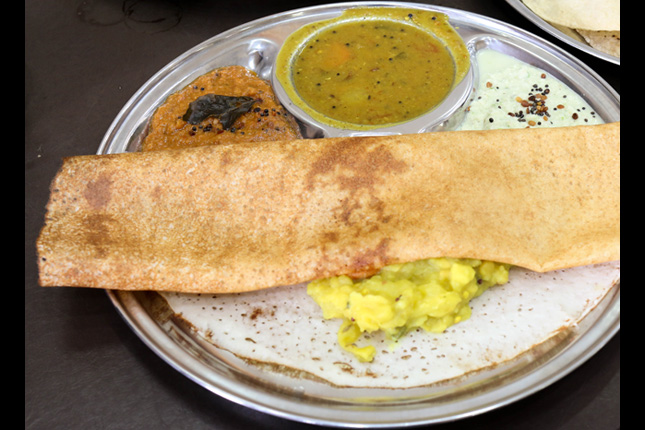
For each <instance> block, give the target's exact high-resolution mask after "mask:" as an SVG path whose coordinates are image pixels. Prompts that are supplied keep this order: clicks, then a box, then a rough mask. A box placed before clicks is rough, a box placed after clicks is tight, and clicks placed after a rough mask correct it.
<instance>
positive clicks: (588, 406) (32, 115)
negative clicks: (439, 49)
mask: <svg viewBox="0 0 645 430" xmlns="http://www.w3.org/2000/svg"><path fill="white" fill-rule="evenodd" d="M322 3H326V2H315V1H262V2H260V1H253V0H237V1H236V2H234V3H233V4H234V8H233V9H230V6H224V7H223V6H222V5H223V4H226V3H224V2H215V1H210V2H209V1H191V2H177V1H170V0H148V1H116V0H113V1H110V0H85V1H82V0H67V1H57V2H51V1H35V0H27V1H26V2H25V25H26V28H25V85H26V88H25V428H27V429H48V430H53V429H148V428H154V429H171V428H172V429H206V428H208V429H214V428H215V429H237V428H246V427H250V426H254V427H256V428H268V429H271V428H276V429H277V428H280V429H304V428H317V427H316V426H312V425H309V424H303V423H298V422H293V421H288V420H285V419H281V418H277V417H274V416H271V415H267V414H264V413H261V412H257V411H254V410H251V409H248V408H245V407H243V406H240V405H237V404H235V403H232V402H230V401H228V400H225V399H223V398H220V397H218V396H216V395H214V394H212V393H211V392H209V391H207V390H206V389H204V388H202V387H201V386H199V385H198V384H196V383H194V382H192V381H191V380H189V379H188V378H186V377H185V376H183V375H182V374H180V373H179V372H177V371H175V370H174V369H173V368H172V367H171V366H170V365H169V364H167V363H166V362H165V361H163V360H162V359H161V358H159V357H158V356H157V355H156V354H155V353H154V352H153V351H152V350H150V349H149V348H148V347H147V346H146V345H145V344H144V343H143V342H142V341H141V340H140V339H139V338H138V337H137V335H136V334H135V333H134V332H133V331H132V330H131V329H130V328H129V326H128V325H127V324H126V323H125V322H124V321H123V319H122V318H121V317H120V315H119V314H118V312H117V311H116V309H115V308H114V307H113V306H112V303H111V302H110V300H109V298H108V297H107V295H106V294H105V292H104V291H101V290H86V289H72V288H41V287H39V286H38V282H37V266H36V253H35V241H36V237H37V235H38V232H39V230H40V228H41V227H42V225H43V217H44V213H45V204H46V202H47V199H48V195H49V184H50V181H51V180H52V179H53V177H54V175H55V173H56V171H57V169H58V167H59V166H60V163H61V159H62V158H63V157H67V156H73V155H81V154H93V153H96V150H97V148H98V146H99V143H100V141H101V139H102V137H103V135H104V134H105V132H106V130H107V129H108V127H109V126H110V124H111V122H112V120H113V119H114V118H115V116H116V115H117V114H118V113H119V111H120V110H121V108H122V107H123V105H124V104H125V103H126V102H127V101H128V100H129V99H130V97H131V96H132V95H133V94H134V93H135V92H136V91H137V89H138V88H139V87H140V86H141V85H143V84H144V83H145V82H146V81H147V80H148V79H149V78H150V77H151V76H152V75H153V74H154V73H156V72H157V71H158V70H159V69H161V68H162V67H163V66H165V65H166V64H167V63H169V62H170V61H172V60H173V59H175V58H176V57H177V56H179V55H180V54H182V53H183V52H185V51H187V50H188V49H190V48H191V47H193V46H195V45H197V44H198V43H200V42H202V41H204V40H206V39H209V38H210V37H212V36H214V35H216V34H218V33H221V32H223V31H225V30H228V29H229V28H232V27H235V26H238V25H240V24H243V23H245V22H248V21H251V20H254V19H257V18H261V17H263V16H267V15H271V14H274V13H278V12H283V11H287V10H291V9H296V8H299V7H304V6H309V5H314V4H322ZM427 3H433V4H435V5H438V6H447V7H452V8H457V9H464V10H468V11H472V12H475V13H479V14H481V15H484V16H488V17H492V18H495V19H498V20H501V21H504V22H507V23H510V24H513V25H516V26H519V27H522V28H524V29H526V30H528V31H530V32H532V33H534V34H537V35H539V36H541V37H543V38H544V39H547V40H549V41H550V42H552V43H554V44H556V45H558V46H560V47H562V48H563V49H565V50H567V51H569V52H570V53H572V54H573V55H574V56H576V57H578V58H579V59H581V60H582V61H583V62H585V63H586V64H587V65H589V66H590V67H591V68H592V69H593V70H595V71H596V72H597V73H598V74H599V75H600V76H602V77H603V78H604V79H605V80H606V81H607V82H608V83H609V84H610V85H611V86H613V87H614V89H615V90H616V91H617V92H618V93H620V75H619V73H620V66H618V65H615V64H611V63H608V62H605V61H602V60H600V59H597V58H595V57H593V56H590V55H588V54H585V53H583V52H582V51H579V50H577V49H575V48H573V47H570V46H568V45H566V44H564V43H562V42H560V41H559V40H557V39H555V38H553V37H550V36H549V35H548V34H547V33H545V32H544V31H542V30H541V29H540V28H538V27H537V26H535V25H534V24H532V23H531V22H530V21H529V20H527V19H526V18H524V17H523V16H521V15H520V14H519V13H518V12H517V11H516V10H515V9H513V8H512V7H511V6H509V5H508V3H506V2H505V1H502V0H489V1H481V0H471V1H438V2H427ZM520 425H521V426H520ZM473 426H474V428H477V429H489V428H490V429H492V428H495V429H510V428H518V426H520V427H521V428H522V429H550V430H552V429H578V428H584V429H603V430H604V429H616V428H619V427H620V333H618V334H617V335H616V336H614V338H613V339H612V340H611V341H609V343H608V344H607V345H606V346H605V347H604V348H603V349H601V350H600V351H599V352H598V353H597V354H596V355H595V356H594V357H592V358H591V359H590V360H588V361H587V362H586V363H584V364H583V365H582V366H581V367H579V368H578V369H576V370H575V371H574V372H572V373H570V374H569V375H567V376H565V377H564V378H563V379H561V380H559V381H557V382H556V383H554V384H552V385H551V386H549V387H547V388H545V389H543V390H541V391H539V392H537V393H536V394H534V395H531V396H529V397H528V398H525V399H523V400H520V401H518V402H516V403H513V404H511V405H509V406H506V407H503V408H501V409H497V410H494V411H491V412H488V413H486V414H483V415H479V416H475V417H471V418H467V419H463V420H459V421H455V422H451V423H448V424H442V425H439V426H435V428H445V429H461V428H468V429H470V428H473Z"/></svg>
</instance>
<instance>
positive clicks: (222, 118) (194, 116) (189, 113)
mask: <svg viewBox="0 0 645 430" xmlns="http://www.w3.org/2000/svg"><path fill="white" fill-rule="evenodd" d="M255 102H256V100H255V99H254V98H253V97H232V96H220V95H217V94H204V95H203V96H201V97H199V98H197V100H195V101H194V102H191V103H190V105H189V106H188V110H186V113H185V114H184V116H183V117H182V119H183V120H184V121H187V122H188V123H190V124H193V125H197V124H199V123H200V122H202V121H203V120H205V119H206V118H208V117H210V116H214V117H215V118H217V119H219V122H220V123H221V124H222V128H223V129H225V130H228V129H229V128H231V126H232V125H233V123H235V120H236V119H238V118H239V117H240V115H242V114H245V113H247V112H248V111H250V110H251V106H253V104H254V103H255Z"/></svg>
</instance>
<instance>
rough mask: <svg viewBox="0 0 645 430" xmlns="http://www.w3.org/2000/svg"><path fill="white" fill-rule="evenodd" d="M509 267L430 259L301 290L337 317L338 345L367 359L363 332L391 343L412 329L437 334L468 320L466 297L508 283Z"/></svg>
mask: <svg viewBox="0 0 645 430" xmlns="http://www.w3.org/2000/svg"><path fill="white" fill-rule="evenodd" d="M509 267H510V266H509V265H508V264H500V263H494V262H491V261H480V260H472V259H454V258H433V259H427V260H419V261H415V262H411V263H405V264H393V265H389V266H385V267H384V268H382V269H381V271H380V272H379V273H377V274H376V275H374V276H372V277H370V278H366V279H360V280H353V279H351V278H350V277H348V276H337V277H333V278H328V279H320V280H316V281H313V282H311V283H309V285H308V286H307V293H308V294H309V295H310V296H311V297H312V298H313V299H314V300H315V301H316V303H318V305H319V306H320V307H321V309H322V312H323V317H324V318H325V319H332V318H342V319H343V323H342V325H341V327H340V329H339V330H338V343H339V344H340V346H341V347H343V348H344V349H345V350H347V351H349V352H351V353H352V354H354V356H356V358H357V359H358V360H360V361H364V362H369V361H372V360H373V359H374V356H375V355H376V348H375V347H374V346H373V345H367V346H358V345H357V344H356V343H357V341H358V340H359V339H360V337H361V336H362V334H363V333H373V332H377V331H379V330H381V331H383V332H384V333H385V335H386V337H387V338H388V339H390V340H393V341H396V340H398V339H399V338H401V336H403V335H405V334H406V333H408V332H410V331H412V330H415V329H417V328H422V329H424V330H426V331H428V332H433V333H441V332H443V331H444V330H446V329H447V328H448V327H450V326H451V325H453V324H456V323H458V322H460V321H464V320H466V319H468V318H470V314H471V309H470V306H469V302H470V300H471V299H473V298H474V297H477V296H479V295H480V294H482V293H483V292H484V291H485V290H486V289H488V288H489V287H491V286H493V285H499V284H504V283H506V282H508V270H509Z"/></svg>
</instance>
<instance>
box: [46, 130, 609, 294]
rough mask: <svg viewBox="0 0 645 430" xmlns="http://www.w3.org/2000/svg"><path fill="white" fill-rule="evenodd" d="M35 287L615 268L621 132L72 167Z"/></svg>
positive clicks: (393, 142)
mask: <svg viewBox="0 0 645 430" xmlns="http://www.w3.org/2000/svg"><path fill="white" fill-rule="evenodd" d="M37 250H38V264H39V276H40V284H41V285H43V286H82V287H96V288H107V289H125V290H166V291H180V292H201V293H215V292H241V291H248V290H256V289H261V288H267V287H272V286H277V285H287V284H296V283H299V282H304V281H309V280H313V279H317V278H322V277H329V276H334V275H340V274H349V275H350V276H363V275H368V274H370V273H373V272H374V271H376V270H378V269H379V268H380V267H382V266H383V265H386V264H391V263H398V262H406V261H413V260H417V259H422V258H431V257H439V256H448V257H455V258H476V259H482V260H493V261H498V262H504V263H509V264H512V265H517V266H521V267H525V268H528V269H531V270H534V271H548V270H554V269H560V268H567V267H572V266H579V265H586V264H593V263H599V262H605V261H613V260H618V259H620V123H611V124H606V125H594V126H577V127H566V128H543V129H520V130H492V131H451V132H435V133H426V134H413V135H399V136H378V137H347V138H327V139H315V140H297V141H277V142H266V143H262V144H258V143H250V144H244V143H237V144H231V145H222V146H212V147H201V148H193V149H182V150H163V151H156V152H149V153H124V154H109V155H87V156H76V157H69V158H66V159H65V160H64V161H63V164H62V166H61V168H60V170H59V172H58V173H57V175H56V177H55V178H54V181H53V182H52V185H51V195H50V200H49V202H48V205H47V212H46V216H45V225H44V227H43V229H42V231H41V233H40V236H39V238H38V242H37Z"/></svg>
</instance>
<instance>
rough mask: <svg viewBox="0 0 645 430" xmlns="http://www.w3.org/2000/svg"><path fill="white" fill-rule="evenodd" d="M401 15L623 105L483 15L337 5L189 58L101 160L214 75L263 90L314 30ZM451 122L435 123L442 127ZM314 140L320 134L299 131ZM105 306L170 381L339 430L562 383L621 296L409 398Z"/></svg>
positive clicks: (121, 299) (425, 416)
mask: <svg viewBox="0 0 645 430" xmlns="http://www.w3.org/2000/svg"><path fill="white" fill-rule="evenodd" d="M357 5H360V6H403V7H414V8H420V9H432V10H437V11H439V12H443V13H446V14H448V15H449V16H450V19H451V22H452V24H453V26H455V27H456V28H457V29H458V31H459V33H460V34H461V35H462V37H463V38H464V40H465V41H466V43H467V45H468V47H469V49H470V51H471V54H473V55H474V54H475V53H476V52H477V51H478V50H480V49H483V48H490V49H494V50H498V51H501V52H504V53H507V54H511V55H513V56H515V57H518V58H520V59H522V60H524V61H527V62H529V63H531V64H533V65H536V66H538V67H541V68H543V69H546V70H548V71H549V72H550V73H552V74H553V75H555V76H556V77H558V78H559V79H560V80H561V81H563V82H564V83H565V84H566V85H568V86H569V87H570V88H572V89H574V90H575V91H577V92H578V93H579V94H581V95H582V96H583V97H584V98H585V99H586V100H587V102H588V103H589V104H590V105H591V106H592V107H593V108H594V110H595V111H596V112H597V114H599V115H600V116H601V117H602V118H603V119H604V120H605V121H608V122H609V121H618V120H620V99H619V95H618V94H617V93H616V92H615V91H614V90H613V89H612V88H611V87H610V86H609V85H608V84H607V83H606V82H604V81H603V80H602V78H600V77H599V76H598V75H597V74H596V73H594V72H593V71H592V70H590V69H589V68H588V67H586V66H585V65H584V64H582V63H581V62H580V61H579V60H577V59H576V58H575V57H573V56H571V55H569V54H568V53H566V52H564V51H562V50H561V49H559V48H558V47H556V46H554V45H552V44H550V43H549V42H547V41H545V40H543V39H541V38H539V37H536V36H534V35H532V34H530V33H528V32H526V31H523V30H521V29H519V28H516V27H513V26H509V25H507V24H505V23H502V22H499V21H496V20H492V19H489V18H486V17H483V16H480V15H475V14H472V13H469V12H464V11H460V10H455V9H449V8H444V7H433V6H428V5H424V4H415V3H395V2H365V3H339V4H333V5H324V6H315V7H310V8H303V9H298V10H294V11H289V12H285V13H280V14H277V15H272V16H269V17H266V18H262V19H259V20H256V21H253V22H250V23H248V24H245V25H242V26H239V27H237V28H234V29H231V30H229V31H227V32H224V33H222V34H219V35H217V36H215V37H213V38H211V39H209V40H206V41H205V42H203V43H201V44H199V45H197V46H195V47H194V48H192V49H190V50H189V51H187V52H186V53H184V54H183V55H181V56H180V57H178V58H177V59H175V60H174V61H172V62H171V63H169V64H168V65H167V66H166V67H164V68H163V69H162V70H160V71H159V72H158V73H157V74H156V75H154V76H153V77H152V78H151V79H150V80H149V81H148V82H146V83H145V84H144V85H143V86H142V87H141V88H140V89H139V91H138V92H137V93H136V94H134V96H133V97H132V98H131V99H130V101H129V102H128V103H127V104H126V105H125V106H124V108H123V109H122V111H121V112H120V113H119V115H118V116H117V117H116V119H115V120H114V122H113V123H112V125H111V127H110V129H109V130H108V132H107V133H106V135H105V137H104V140H103V142H102V143H101V145H100V147H99V150H98V153H99V154H107V153H117V152H125V151H135V150H137V149H138V147H139V137H140V135H141V133H142V131H143V130H144V129H145V127H146V123H147V120H148V119H149V117H150V116H151V115H152V113H153V112H154V110H155V109H156V107H157V106H159V105H160V104H161V103H162V102H163V101H164V100H165V98H166V97H167V96H168V95H169V94H171V93H173V92H175V91H177V90H179V89H181V88H183V87H184V86H185V85H187V84H188V83H190V82H191V81H192V80H193V79H195V78H197V77H198V76H200V75H202V74H204V73H206V72H208V71H210V70H212V69H214V68H216V67H220V66H225V65H231V64H239V65H242V66H246V67H248V68H250V69H252V70H254V71H256V72H257V73H258V75H260V76H261V77H263V78H265V79H267V80H269V78H270V75H271V68H272V64H273V61H274V59H275V56H276V55H277V52H278V50H279V48H280V45H281V43H282V41H283V40H284V39H285V38H286V37H287V36H288V35H289V34H290V33H291V32H293V31H294V30H295V29H297V28H299V27H300V26H302V25H304V24H307V23H309V22H312V21H317V20H322V19H327V18H331V17H335V16H337V15H338V14H340V13H341V12H342V11H343V10H344V9H345V8H347V7H353V6H357ZM453 123H454V121H451V120H450V118H448V119H446V120H445V121H444V122H443V123H442V127H443V128H450V127H451V126H452V125H453ZM306 134H309V135H310V136H316V135H320V131H319V130H306ZM108 295H109V297H110V299H111V300H112V302H113V303H114V305H115V307H116V308H117V310H118V311H119V312H120V313H121V315H122V316H123V318H124V319H125V321H126V322H127V323H128V324H129V325H130V326H131V328H132V329H133V330H134V331H135V332H136V334H137V335H138V336H139V337H140V338H141V339H142V340H143V342H144V343H145V344H146V345H148V346H149V347H150V348H151V349H152V350H153V351H154V352H155V353H156V354H158V355H159V356H160V357H162V358H163V359H164V360H165V361H166V362H168V363H169V364H170V365H171V366H172V367H174V368H175V369H176V370H178V371H179V372H181V373H182V374H184V375H185V376H187V377H188V378H190V379H191V380H193V381H195V382H196V383H198V384H200V385H201V386H203V387H205V388H206V389H208V390H210V391H211V392H213V393H215V394H217V395H220V396H222V397H224V398H227V399H229V400H231V401H233V402H236V403H238V404H241V405H244V406H247V407H249V408H253V409H256V410H259V411H262V412H265V413H268V414H272V415H275V416H279V417H283V418H287V419H291V420H295V421H301V422H306V423H313V424H320V425H330V426H338V427H365V426H371V427H391V426H410V425H420V424H428V423H438V422H445V421H452V420H456V419H460V418H464V417H468V416H472V415H476V414H480V413H483V412H486V411H489V410H491V409H495V408H498V407H501V406H503V405H506V404H509V403H511V402H514V401H517V400H519V399H521V398H523V397H526V396H528V395H530V394H532V393H534V392H536V391H538V390H540V389H542V388H544V387H546V386H548V385H550V384H551V383H553V382H555V381H556V380H558V379H560V378H562V377H563V376H564V375H566V374H568V373H569V372H571V371H572V370H574V369H575V368H577V367H578V366H579V365H580V364H582V363H583V362H584V361H586V360H587V359H588V358H589V357H591V356H592V355H593V354H595V353H596V352H597V351H598V350H599V349H600V348H602V347H603V346H604V345H605V344H606V343H607V342H608V341H609V340H610V339H611V337H612V336H613V335H614V334H615V333H616V332H617V331H618V330H619V328H620V286H619V285H618V286H616V287H615V288H614V289H613V290H612V292H611V293H610V294H609V295H608V296H607V297H606V298H605V299H604V300H603V302H602V303H601V304H600V305H599V306H598V307H596V308H595V309H594V310H593V311H592V312H591V313H590V314H589V315H588V316H587V317H586V318H585V319H584V320H583V321H582V323H581V324H579V325H578V326H577V327H576V328H575V330H571V331H570V332H567V333H563V335H562V336H561V337H559V338H558V339H554V341H553V342H546V343H545V344H543V345H541V346H540V347H539V348H537V349H536V350H533V351H531V354H529V355H524V356H520V357H518V359H516V360H513V361H512V362H508V363H505V364H504V365H500V366H497V367H495V368H493V369H488V370H485V371H482V372H479V373H477V374H475V375H470V376H468V377H467V378H465V379H463V380H461V381H460V382H459V383H452V384H443V385H438V386H433V387H426V388H414V389H405V390H376V389H347V388H345V389H343V388H336V387H331V386H329V385H327V384H323V383H318V382H315V381H308V380H299V379H297V378H293V377H290V376H288V375H284V374H279V373H275V372H271V371H269V370H263V369H262V368H261V367H257V366H253V365H251V364H249V363H247V362H244V361H243V360H240V359H238V358H236V357H235V356H233V355H232V354H228V353H226V352H223V351H220V350H217V349H216V348H215V347H214V346H212V345H210V344H208V343H207V342H205V341H203V340H202V339H200V338H198V337H196V336H195V335H193V334H192V333H191V332H190V331H189V330H186V329H185V327H183V326H182V325H181V324H180V323H178V322H177V321H175V320H174V319H173V318H172V317H171V314H170V313H169V312H168V311H167V310H166V309H164V308H163V306H160V303H161V301H160V300H159V297H158V296H157V295H156V294H155V293H149V292H138V293H132V292H114V291H109V292H108Z"/></svg>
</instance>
